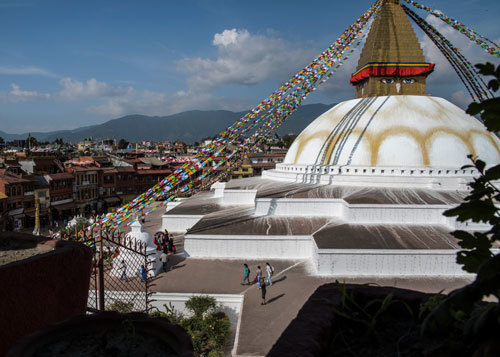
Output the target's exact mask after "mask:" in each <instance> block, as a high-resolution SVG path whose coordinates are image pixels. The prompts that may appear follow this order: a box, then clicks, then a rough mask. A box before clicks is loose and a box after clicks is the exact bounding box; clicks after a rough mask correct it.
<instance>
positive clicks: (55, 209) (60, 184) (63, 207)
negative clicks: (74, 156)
mask: <svg viewBox="0 0 500 357" xmlns="http://www.w3.org/2000/svg"><path fill="white" fill-rule="evenodd" d="M44 177H45V180H46V181H47V182H48V183H49V192H50V199H51V203H50V207H51V210H52V217H53V218H54V219H62V218H65V217H69V216H73V215H74V214H75V209H76V204H75V202H74V201H73V184H74V181H75V177H74V176H73V175H72V174H70V173H68V172H63V173H57V174H49V175H44Z"/></svg>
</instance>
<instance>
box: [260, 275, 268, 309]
mask: <svg viewBox="0 0 500 357" xmlns="http://www.w3.org/2000/svg"><path fill="white" fill-rule="evenodd" d="M260 292H261V294H262V302H261V303H260V304H261V305H265V304H266V292H267V291H266V282H265V281H264V278H261V281H260Z"/></svg>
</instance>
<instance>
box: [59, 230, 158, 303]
mask: <svg viewBox="0 0 500 357" xmlns="http://www.w3.org/2000/svg"><path fill="white" fill-rule="evenodd" d="M71 238H72V237H70V238H69V239H71ZM76 240H78V241H80V242H82V243H85V244H86V245H87V246H89V247H91V248H92V249H93V252H94V254H93V261H92V274H91V277H90V287H89V298H88V303H87V310H88V311H89V312H98V311H103V310H116V311H120V312H130V311H138V312H148V311H149V310H150V309H151V306H150V303H151V299H150V298H151V294H152V292H151V286H152V284H151V282H152V276H150V271H151V270H152V267H151V262H150V260H149V259H148V256H147V252H146V246H145V245H144V244H143V243H142V242H138V241H137V240H135V239H134V238H131V237H129V236H128V235H126V234H124V233H119V232H110V233H107V232H105V231H102V230H99V229H93V230H91V231H90V232H87V233H86V234H85V235H84V236H83V237H82V236H80V237H79V238H77V239H76Z"/></svg>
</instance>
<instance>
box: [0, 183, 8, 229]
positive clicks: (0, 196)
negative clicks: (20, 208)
mask: <svg viewBox="0 0 500 357" xmlns="http://www.w3.org/2000/svg"><path fill="white" fill-rule="evenodd" d="M7 198H8V197H7V195H5V194H4V193H2V192H0V232H3V231H5V230H6V229H7Z"/></svg>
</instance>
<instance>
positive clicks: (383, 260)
mask: <svg viewBox="0 0 500 357" xmlns="http://www.w3.org/2000/svg"><path fill="white" fill-rule="evenodd" d="M456 254H457V251H456V250H452V249H448V250H430V249H421V250H410V249H407V250H404V249H391V250H381V249H377V250H368V249H363V250H361V249H360V250H356V249H319V250H318V257H317V259H316V261H317V265H316V266H315V269H316V272H317V274H318V275H324V276H336V275H337V276H394V275H396V276H467V275H470V274H468V273H466V272H465V271H464V270H462V267H461V266H460V265H458V264H457V263H456Z"/></svg>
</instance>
